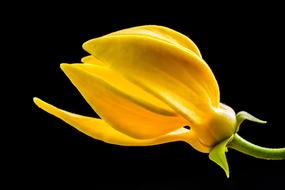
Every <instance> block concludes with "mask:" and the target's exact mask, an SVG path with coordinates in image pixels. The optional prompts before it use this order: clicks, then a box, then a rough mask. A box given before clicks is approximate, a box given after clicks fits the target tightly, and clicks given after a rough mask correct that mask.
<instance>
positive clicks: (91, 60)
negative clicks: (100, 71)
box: [81, 55, 106, 66]
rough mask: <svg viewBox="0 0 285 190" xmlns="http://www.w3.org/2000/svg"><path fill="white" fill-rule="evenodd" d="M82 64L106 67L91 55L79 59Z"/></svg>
mask: <svg viewBox="0 0 285 190" xmlns="http://www.w3.org/2000/svg"><path fill="white" fill-rule="evenodd" d="M81 62H82V63H88V64H96V65H103V66H104V65H106V64H104V63H103V62H102V61H99V60H98V59H96V58H95V57H94V56H93V55H88V56H85V57H83V58H82V59H81Z"/></svg>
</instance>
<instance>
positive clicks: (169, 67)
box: [34, 25, 283, 174]
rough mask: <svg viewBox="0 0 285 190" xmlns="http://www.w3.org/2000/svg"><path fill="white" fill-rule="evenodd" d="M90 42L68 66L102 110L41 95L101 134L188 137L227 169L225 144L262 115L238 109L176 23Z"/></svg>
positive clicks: (138, 141)
mask: <svg viewBox="0 0 285 190" xmlns="http://www.w3.org/2000/svg"><path fill="white" fill-rule="evenodd" d="M83 48H84V49H85V50H86V51H87V52H88V53H90V55H89V56H87V57H84V58H83V59H82V62H83V63H75V64H61V69H62V70H63V72H64V73H65V74H66V76H67V77H68V78H69V79H70V81H71V82H72V83H73V85H74V86H75V87H76V88H77V89H78V90H79V92H80V93H81V94H82V96H83V97H84V99H85V100H86V101H87V103H88V104H89V105H90V106H91V107H92V108H93V110H94V111H95V112H96V113H97V114H98V115H99V116H100V118H95V117H87V116H82V115H78V114H74V113H70V112H67V111H64V110H61V109H59V108H56V107H54V106H52V105H50V104H48V103H46V102H44V101H42V100H40V99H38V98H34V101H35V103H36V104H37V105H38V106H39V107H40V108H42V109H43V110H45V111H47V112H48V113H50V114H52V115H54V116H56V117H58V118H60V119H62V120H63V121H65V122H66V123H68V124H70V125H71V126H73V127H75V128H76V129H78V130H79V131H81V132H83V133H85V134H87V135H89V136H91V137H93V138H95V139H98V140H102V141H105V142H107V143H111V144H117V145H126V146H148V145H156V144H161V143H166V142H172V141H185V142H187V143H188V144H190V145H191V146H192V147H193V148H195V149H196V150H198V151H200V152H203V153H210V158H211V159H212V160H214V161H215V162H216V163H218V164H219V165H221V166H222V167H223V168H224V169H225V170H226V172H227V171H228V168H227V164H226V162H225V157H224V152H225V150H226V146H228V144H231V142H232V141H233V139H235V138H234V136H237V135H235V134H236V132H237V131H238V127H239V125H240V123H241V122H242V121H243V120H244V119H250V120H254V121H257V122H261V121H260V120H257V119H256V118H254V117H253V116H251V115H249V114H247V113H246V112H242V113H241V114H238V117H237V116H236V114H235V112H234V111H233V109H231V108H230V107H229V106H227V105H225V104H223V103H221V102H220V92H219V86H218V83H217V81H216V79H215V76H214V75H213V73H212V71H211V69H210V67H209V66H208V65H207V63H206V62H205V61H204V59H203V58H202V56H201V53H200V51H199V49H198V48H197V46H196V45H195V44H194V42H193V41H191V40H190V39H189V38H188V37H186V36H184V35H183V34H181V33H179V32H176V31H174V30H172V29H169V28H166V27H162V26H155V25H146V26H139V27H133V28H128V29H124V30H120V31H117V32H113V33H110V34H108V35H105V36H102V37H99V38H95V39H91V40H89V41H87V42H86V43H84V44H83ZM185 126H189V127H190V129H189V128H186V127H185ZM234 142H236V141H234ZM232 144H234V143H232ZM215 147H216V148H215ZM217 147H218V148H217ZM228 147H231V146H228ZM236 149H237V148H236ZM278 151H280V150H278ZM281 151H282V150H281ZM211 152H213V153H211ZM243 152H245V151H243ZM281 153H282V152H281ZM279 154H280V153H279ZM282 158H283V157H282ZM227 174H228V172H227Z"/></svg>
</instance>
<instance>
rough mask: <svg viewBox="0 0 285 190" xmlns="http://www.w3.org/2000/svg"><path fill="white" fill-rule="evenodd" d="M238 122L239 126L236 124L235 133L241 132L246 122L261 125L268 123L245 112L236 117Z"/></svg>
mask: <svg viewBox="0 0 285 190" xmlns="http://www.w3.org/2000/svg"><path fill="white" fill-rule="evenodd" d="M236 120H237V124H236V130H235V133H237V132H238V131H239V127H240V125H241V124H242V122H243V121H244V120H249V121H252V122H256V123H261V124H265V123H267V122H266V121H263V120H261V119H258V118H256V117H254V116H253V115H251V114H249V113H247V112H245V111H241V112H238V113H237V115H236Z"/></svg>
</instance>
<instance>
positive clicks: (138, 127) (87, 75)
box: [61, 64, 187, 139]
mask: <svg viewBox="0 0 285 190" xmlns="http://www.w3.org/2000/svg"><path fill="white" fill-rule="evenodd" d="M61 68H62V70H63V71H64V73H65V74H66V75H67V76H68V78H69V79H70V80H71V82H72V83H73V84H74V86H75V87H76V88H77V89H78V90H79V91H80V93H81V94H82V95H83V97H84V98H85V100H86V101H87V102H88V103H89V105H90V106H91V107H92V108H93V109H94V111H95V112H96V113H97V114H98V115H99V116H100V117H101V118H102V119H103V120H104V121H106V122H107V123H108V124H110V125H111V126H112V127H113V128H115V129H117V130H119V131H121V132H123V133H125V134H127V135H129V136H132V137H135V138H142V139H146V138H154V137H158V136H160V135H164V134H166V133H169V132H171V131H174V130H176V129H179V128H181V127H182V126H184V125H186V123H187V121H186V120H184V119H183V118H182V117H180V116H178V115H177V114H176V113H175V112H174V111H173V110H172V109H170V108H169V107H168V106H167V105H165V104H164V103H163V102H161V101H159V100H158V99H157V98H155V97H153V96H152V95H150V94H147V93H146V92H144V91H143V90H141V89H139V88H138V87H137V86H135V85H133V84H131V83H125V81H126V79H124V78H123V77H121V76H120V75H118V74H116V73H115V72H112V71H111V70H110V69H108V68H104V67H100V66H96V65H91V64H61Z"/></svg>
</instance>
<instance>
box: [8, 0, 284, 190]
mask: <svg viewBox="0 0 285 190" xmlns="http://www.w3.org/2000/svg"><path fill="white" fill-rule="evenodd" d="M166 4H167V3H166V2H164V3H163V4H160V5H153V4H152V3H146V2H133V3H129V4H121V3H116V4H114V3H111V2H106V3H102V4H96V2H95V3H94V2H93V4H88V3H86V4H84V3H81V4H79V3H77V4H74V3H73V4H71V3H67V4H65V5H64V6H62V5H59V4H45V3H36V4H35V3H33V4H24V5H23V6H22V5H17V9H15V10H14V12H12V13H10V14H11V15H13V14H15V15H16V18H13V20H12V21H7V23H9V27H10V29H12V30H11V34H12V35H13V38H12V40H13V41H15V42H13V43H14V44H15V45H13V49H11V52H12V53H13V56H11V57H9V59H10V62H12V63H13V64H12V63H11V65H12V67H14V68H16V69H14V73H16V74H17V76H19V78H18V81H17V88H18V89H21V90H18V91H17V93H15V94H13V95H15V97H24V99H23V100H18V101H16V102H21V103H22V102H25V105H24V106H20V107H19V108H17V109H16V111H13V115H18V116H17V117H13V118H12V123H13V125H12V127H11V131H10V132H9V133H7V135H5V136H6V137H8V138H7V140H6V143H7V144H5V145H7V146H5V149H7V150H8V152H7V154H5V155H8V159H9V161H8V162H7V164H6V166H8V170H7V172H6V176H8V177H9V178H10V179H13V180H12V183H10V185H14V184H16V185H17V184H21V185H27V186H30V187H36V188H39V189H41V187H46V186H51V187H53V188H58V187H59V185H60V186H62V187H67V186H75V185H78V184H79V185H81V186H89V187H90V188H92V189H102V188H103V187H105V189H106V188H108V187H111V186H112V187H117V188H133V189H152V188H154V189H197V188H199V189H204V188H209V187H211V188H214V189H216V188H222V189H248V188H251V189H263V188H264V189H266V188H268V187H271V188H273V189H275V188H281V189H282V186H280V185H283V181H284V179H285V174H284V169H285V167H284V161H265V160H258V159H254V158H252V157H249V156H246V155H243V154H240V153H238V152H236V151H234V150H230V151H229V152H228V154H227V156H228V162H229V165H230V171H231V176H230V179H226V177H225V175H224V173H223V171H222V169H220V168H219V167H218V166H217V165H215V164H214V163H212V162H211V161H210V160H209V159H208V155H206V154H202V153H199V152H197V151H195V150H193V149H192V148H191V147H190V146H189V145H187V144H184V143H182V142H176V143H168V144H164V145H159V146H152V147H120V146H115V145H109V144H105V143H103V142H100V141H97V140H94V139H91V138H89V137H87V136H85V135H84V134H82V133H79V132H78V131H76V130H75V129H73V128H72V127H70V126H69V125H67V124H65V123H63V122H62V121H60V120H58V119H56V118H55V117H53V116H51V115H49V114H47V113H45V112H43V111H42V110H40V109H38V108H37V107H36V106H35V105H34V104H33V102H32V97H34V96H37V97H40V98H42V99H43V100H46V101H47V102H50V103H52V104H53V105H56V106H58V107H61V108H63V109H66V110H69V111H73V112H75V113H80V114H83V115H90V116H91V115H95V114H94V113H93V112H92V110H91V108H90V107H89V106H88V104H87V103H86V102H85V101H84V99H83V98H82V97H81V96H80V94H79V92H78V91H77V90H76V88H75V87H73V85H72V84H71V83H70V82H69V80H68V79H67V77H66V76H65V75H64V74H63V72H62V71H61V70H60V68H59V64H60V63H63V62H66V63H73V62H79V61H80V59H81V57H83V56H85V55H87V53H85V52H84V51H83V50H82V48H81V45H82V43H83V42H85V41H86V40H88V39H90V38H93V37H98V36H101V35H104V34H107V33H110V32H113V31H116V30H119V29H123V28H127V27H132V26H137V25H144V24H157V25H164V26H167V27H170V28H173V29H175V30H177V31H179V32H182V33H183V34H186V35H187V36H189V37H190V38H191V39H192V40H193V41H194V42H195V43H196V44H197V45H198V47H199V48H200V50H201V52H202V55H203V57H204V59H205V60H206V62H207V63H208V64H209V65H210V67H211V69H212V70H213V72H214V74H215V76H216V78H217V80H218V82H219V86H220V91H221V101H222V102H224V103H226V104H227V105H230V106H231V107H232V108H233V109H234V110H235V111H236V112H238V111H241V110H245V111H248V112H249V113H252V114H253V115H256V116H257V117H259V118H261V119H264V120H267V121H268V124H267V125H265V126H261V125H259V124H254V123H250V122H245V123H244V124H243V126H242V127H241V130H240V134H241V135H242V136H243V137H245V138H246V139H248V140H250V141H251V142H254V143H256V144H259V145H263V146H268V147H282V146H283V147H284V146H285V140H284V124H283V120H284V111H283V109H282V108H283V106H285V103H284V92H283V88H284V74H283V64H284V53H283V52H284V46H283V44H284V29H283V27H282V26H283V24H282V23H284V19H283V18H284V13H282V10H280V9H281V7H280V6H278V5H267V4H263V5H260V4H255V5H248V4H243V5H237V4H233V5H226V4H222V5H217V4H216V5H213V6H212V5H210V6H208V7H207V8H206V6H205V4H204V5H194V4H191V3H190V4H179V3H176V2H172V3H171V4H170V3H168V6H167V7H166V6H165V5H166ZM18 52H19V53H18ZM16 60H17V61H16ZM13 90H15V89H13ZM13 97H14V96H13ZM14 102H15V101H14ZM26 102H27V103H26ZM29 110H31V112H29ZM9 156H10V157H9ZM80 189H85V188H83V187H81V188H80Z"/></svg>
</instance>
